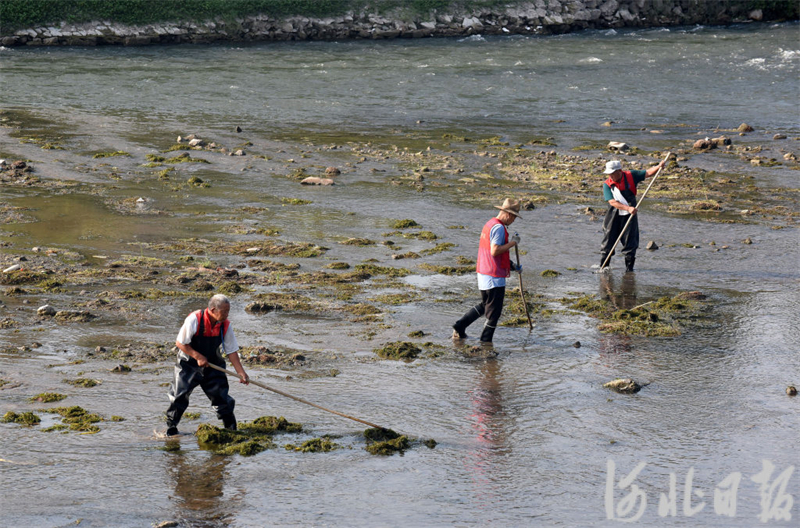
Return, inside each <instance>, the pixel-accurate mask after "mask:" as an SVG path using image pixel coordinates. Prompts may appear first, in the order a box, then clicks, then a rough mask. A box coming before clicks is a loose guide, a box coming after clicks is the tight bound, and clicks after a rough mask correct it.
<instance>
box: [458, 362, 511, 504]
mask: <svg viewBox="0 0 800 528" xmlns="http://www.w3.org/2000/svg"><path fill="white" fill-rule="evenodd" d="M499 373H500V364H499V363H498V361H497V359H496V358H490V359H487V360H486V361H485V362H484V363H483V365H482V366H481V371H480V378H479V382H478V387H476V388H475V389H473V390H471V391H469V395H470V398H471V399H472V414H471V415H470V416H469V420H470V423H471V429H472V432H473V434H474V435H475V440H476V445H475V448H474V450H472V451H471V452H470V453H468V455H467V460H466V465H467V467H466V469H467V471H468V472H469V474H470V475H471V478H472V483H473V486H474V492H475V497H476V499H477V503H478V504H479V505H481V506H486V507H494V506H495V505H496V502H495V501H496V500H497V499H498V498H499V497H498V493H499V492H501V491H502V490H497V489H496V487H498V486H499V485H502V483H499V482H497V481H496V475H495V469H496V468H495V466H494V464H495V462H496V459H495V458H496V457H497V455H499V454H501V453H502V451H503V448H504V447H505V444H506V434H505V431H504V429H503V425H504V424H503V419H502V418H503V398H502V394H501V389H502V387H501V385H500V382H499V381H498V379H497V378H498V374H499Z"/></svg>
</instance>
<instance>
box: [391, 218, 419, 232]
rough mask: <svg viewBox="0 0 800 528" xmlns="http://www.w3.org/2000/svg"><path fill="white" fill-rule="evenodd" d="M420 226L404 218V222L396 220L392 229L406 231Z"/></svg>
mask: <svg viewBox="0 0 800 528" xmlns="http://www.w3.org/2000/svg"><path fill="white" fill-rule="evenodd" d="M419 226H420V225H419V224H418V223H416V222H415V221H414V220H411V219H408V218H406V219H405V220H397V221H396V222H394V223H393V224H392V228H393V229H408V228H409V227H419Z"/></svg>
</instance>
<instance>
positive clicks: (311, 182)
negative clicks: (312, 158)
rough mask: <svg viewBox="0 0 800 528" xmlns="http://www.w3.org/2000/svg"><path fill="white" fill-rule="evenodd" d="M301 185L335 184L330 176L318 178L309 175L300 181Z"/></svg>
mask: <svg viewBox="0 0 800 528" xmlns="http://www.w3.org/2000/svg"><path fill="white" fill-rule="evenodd" d="M300 184H301V185H334V181H333V180H332V179H330V178H317V177H316V176H309V177H308V178H306V179H304V180H303V181H301V182H300Z"/></svg>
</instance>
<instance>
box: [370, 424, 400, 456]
mask: <svg viewBox="0 0 800 528" xmlns="http://www.w3.org/2000/svg"><path fill="white" fill-rule="evenodd" d="M364 438H366V439H367V447H366V450H367V451H369V452H370V453H371V454H373V455H384V456H388V455H393V454H395V453H397V452H401V453H402V452H403V451H405V450H406V449H408V446H409V442H408V437H407V436H405V435H400V434H398V433H396V432H394V431H392V430H391V429H375V428H372V429H366V430H365V431H364Z"/></svg>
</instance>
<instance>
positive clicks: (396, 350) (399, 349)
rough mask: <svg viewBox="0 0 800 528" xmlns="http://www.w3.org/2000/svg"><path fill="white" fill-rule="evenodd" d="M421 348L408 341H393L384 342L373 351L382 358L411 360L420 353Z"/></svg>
mask: <svg viewBox="0 0 800 528" xmlns="http://www.w3.org/2000/svg"><path fill="white" fill-rule="evenodd" d="M421 352H422V350H421V349H420V348H419V347H418V346H417V345H415V344H414V343H410V342H408V341H397V342H395V343H386V344H385V345H383V346H382V347H381V348H376V349H375V353H376V354H377V355H378V357H380V358H382V359H394V360H401V359H402V360H405V361H411V360H414V359H416V358H417V356H419V355H420V353H421Z"/></svg>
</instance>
